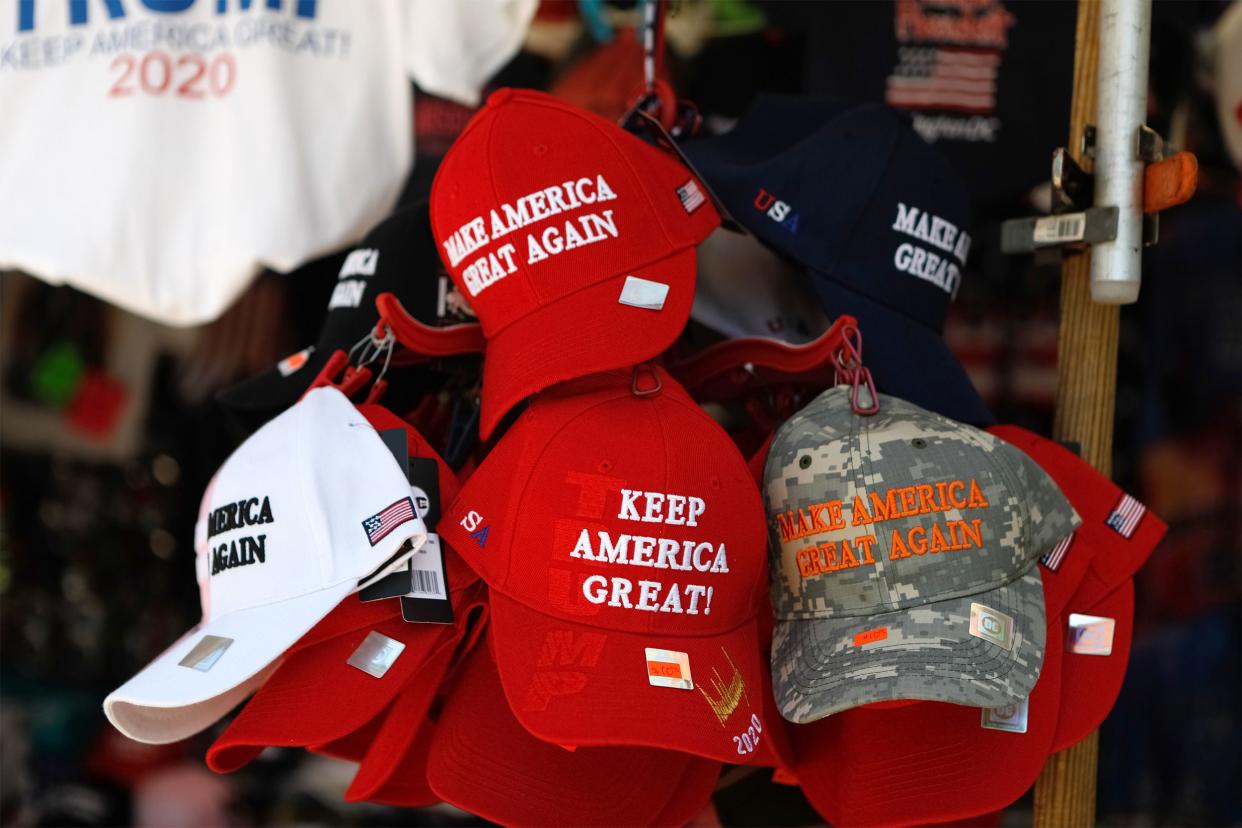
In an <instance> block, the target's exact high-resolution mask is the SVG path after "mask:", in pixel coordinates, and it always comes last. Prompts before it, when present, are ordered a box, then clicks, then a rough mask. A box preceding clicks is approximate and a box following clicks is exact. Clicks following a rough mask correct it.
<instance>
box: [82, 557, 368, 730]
mask: <svg viewBox="0 0 1242 828" xmlns="http://www.w3.org/2000/svg"><path fill="white" fill-rule="evenodd" d="M353 587H354V584H353V582H350V581H346V582H344V583H340V584H336V585H334V586H332V587H329V588H327V589H321V590H319V591H317V592H312V593H309V594H306V595H303V596H300V597H298V598H296V599H293V600H289V601H280V602H277V603H273V604H265V605H263V606H258V607H251V608H249V609H243V610H238V611H237V612H232V613H229V614H228V615H225V616H222V617H221V618H217V619H215V620H214V621H212V622H210V623H209V624H205V625H202V626H199V627H196V628H195V629H193V630H191V631H190V632H188V633H186V634H185V635H183V636H182V637H181V638H180V639H178V641H177V642H176V643H175V644H173V645H172V646H171V647H169V648H168V649H167V650H165V651H164V652H163V653H162V654H161V655H160V656H159V657H158V658H156V659H155V660H154V661H152V662H151V663H150V664H148V665H147V666H146V667H145V668H144V669H143V670H142V671H141V672H139V673H138V674H137V675H136V676H134V677H133V678H131V679H130V680H129V681H127V682H125V683H124V684H123V685H121V686H120V687H118V688H117V689H116V690H113V691H112V692H111V693H109V694H108V697H107V698H106V699H105V700H104V713H105V714H107V716H108V720H109V721H110V722H112V724H113V726H115V727H116V729H117V730H119V731H121V732H122V733H124V734H125V735H126V736H128V737H129V738H131V739H135V740H137V741H139V742H147V743H149V744H165V743H167V742H176V741H180V740H181V739H185V738H187V737H189V736H193V735H194V734H195V733H198V732H200V731H201V730H203V729H205V728H207V727H209V726H210V725H212V724H214V723H215V722H216V721H218V720H219V719H220V718H221V717H223V716H224V715H225V714H226V713H228V712H229V711H230V710H231V709H233V707H234V706H236V705H237V703H238V702H240V701H241V700H242V699H244V698H245V697H246V696H247V695H249V694H250V693H251V692H252V691H253V690H254V689H255V688H256V687H257V686H258V684H259V683H260V681H261V676H260V674H261V673H262V672H263V671H264V670H265V668H267V667H269V666H270V665H271V664H272V662H274V661H275V660H276V659H277V658H279V657H280V655H281V653H283V652H284V651H285V650H287V649H288V648H289V647H290V646H291V645H292V644H293V643H294V642H296V641H297V640H298V639H299V638H301V637H302V636H303V635H304V634H305V633H306V632H307V631H308V630H310V629H311V628H312V627H313V626H315V624H316V623H318V622H319V621H320V620H321V619H322V618H323V617H324V616H325V615H327V614H328V613H329V612H331V611H332V608H333V607H335V606H336V605H337V604H339V603H340V602H341V601H342V600H343V599H345V598H346V597H347V596H348V595H349V594H350V592H352V591H353ZM206 636H215V637H217V638H222V639H227V640H228V641H230V642H231V643H229V644H228V647H227V649H225V650H224V651H223V653H221V654H219V656H218V657H217V658H216V660H215V661H214V662H212V663H211V664H210V665H208V669H206V670H202V669H198V668H195V667H187V666H184V665H182V664H181V663H180V662H181V661H182V660H183V659H185V658H186V656H187V655H188V654H189V653H190V652H191V651H192V650H193V649H194V648H195V647H197V646H198V645H199V643H200V642H202V641H203V640H204V638H205V637H206Z"/></svg>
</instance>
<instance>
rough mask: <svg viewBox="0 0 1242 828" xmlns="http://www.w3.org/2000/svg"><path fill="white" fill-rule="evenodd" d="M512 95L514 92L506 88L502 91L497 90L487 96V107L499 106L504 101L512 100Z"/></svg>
mask: <svg viewBox="0 0 1242 828" xmlns="http://www.w3.org/2000/svg"><path fill="white" fill-rule="evenodd" d="M513 95H514V91H513V90H512V89H510V88H509V87H507V86H506V87H505V88H503V89H497V90H496V91H495V92H493V93H492V94H490V95H488V96H487V105H488V106H500V105H501V104H503V103H504V102H505V101H507V100H509V99H510V98H512V97H513Z"/></svg>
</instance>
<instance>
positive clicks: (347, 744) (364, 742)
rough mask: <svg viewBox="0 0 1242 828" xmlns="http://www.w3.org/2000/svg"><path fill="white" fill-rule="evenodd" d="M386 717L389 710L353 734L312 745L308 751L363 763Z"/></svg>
mask: <svg viewBox="0 0 1242 828" xmlns="http://www.w3.org/2000/svg"><path fill="white" fill-rule="evenodd" d="M386 715H388V710H387V709H385V710H384V711H382V712H381V713H380V714H379V715H378V716H376V717H375V718H373V719H371V721H369V722H367V723H366V724H365V725H363V726H362V727H360V728H358V729H357V730H355V731H353V732H352V733H349V734H346V735H345V736H342V737H341V738H339V739H333V740H332V741H331V742H325V743H324V744H322V745H310V746H309V747H307V748H306V749H307V750H309V751H310V752H311V753H318V754H319V755H320V756H330V757H331V758H333V759H341V760H343V761H345V762H361V761H362V757H364V756H366V755H367V748H369V747H371V742H372V741H374V740H375V734H376V733H378V732H379V727H380V725H381V724H383V722H384V717H385V716H386Z"/></svg>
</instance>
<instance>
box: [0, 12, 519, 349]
mask: <svg viewBox="0 0 1242 828" xmlns="http://www.w3.org/2000/svg"><path fill="white" fill-rule="evenodd" d="M535 5H536V0H461V1H459V0H453V1H452V2H445V1H444V0H367V2H358V0H8V1H7V2H4V3H0V119H2V120H3V126H2V127H0V198H2V201H0V268H6V267H7V268H16V269H20V270H24V271H26V272H29V273H31V274H33V275H35V276H38V277H40V278H42V279H45V280H46V281H49V282H53V283H65V284H69V285H72V286H74V287H76V288H79V289H81V290H84V291H86V292H88V293H91V294H94V295H95V296H98V297H100V298H102V299H105V300H107V301H109V302H113V303H115V304H117V305H119V306H121V307H123V308H126V309H127V310H130V311H133V312H135V313H139V314H142V315H144V316H147V317H150V318H152V319H155V320H158V321H160V322H164V323H168V324H175V325H190V324H197V323H201V322H206V321H209V320H211V319H213V318H214V317H216V316H217V315H218V314H219V313H220V312H221V311H223V310H224V309H225V308H226V307H227V306H228V305H229V304H230V303H231V302H232V301H233V300H234V299H235V298H236V297H237V295H238V294H239V293H240V292H241V291H242V290H243V289H244V288H245V287H246V286H247V284H248V283H249V282H250V280H251V278H252V277H253V276H254V275H255V274H256V273H257V272H258V271H259V270H260V269H261V268H262V267H265V266H266V267H271V268H273V269H275V270H280V271H287V270H291V269H293V268H295V267H296V266H298V265H299V264H301V263H303V262H305V261H307V260H309V259H311V258H313V257H315V256H317V255H319V254H322V253H325V252H327V251H330V250H332V249H334V248H337V247H340V246H342V245H343V244H345V243H347V242H349V241H352V240H355V239H357V238H359V237H360V236H361V235H362V234H363V232H364V231H365V230H366V229H367V228H368V227H370V226H372V225H373V224H375V223H376V222H378V221H379V219H380V218H382V217H383V216H384V215H385V214H386V213H387V212H388V211H389V210H390V209H391V207H392V204H393V202H394V201H395V199H396V197H397V194H398V192H399V191H400V188H401V184H402V181H403V179H404V177H405V176H406V174H407V173H408V171H409V166H410V163H411V158H412V157H413V147H412V146H411V143H412V140H411V134H412V113H411V87H410V80H413V81H415V82H416V83H417V84H418V86H419V87H420V88H421V89H424V90H426V91H428V92H431V93H434V94H436V95H440V96H443V97H446V98H450V99H452V100H456V101H459V102H462V103H466V104H475V103H477V96H478V93H479V90H480V88H481V87H482V85H483V84H484V83H485V81H486V80H487V79H488V78H489V77H490V76H491V75H492V74H493V73H494V72H495V71H496V70H497V69H499V68H500V67H501V66H502V65H503V64H504V63H506V62H507V61H508V60H509V58H510V57H512V55H513V54H514V53H515V52H516V51H517V49H518V47H519V46H520V44H521V42H522V39H523V36H524V34H525V31H526V27H527V25H528V23H529V21H530V18H531V16H532V15H533V14H534V9H535Z"/></svg>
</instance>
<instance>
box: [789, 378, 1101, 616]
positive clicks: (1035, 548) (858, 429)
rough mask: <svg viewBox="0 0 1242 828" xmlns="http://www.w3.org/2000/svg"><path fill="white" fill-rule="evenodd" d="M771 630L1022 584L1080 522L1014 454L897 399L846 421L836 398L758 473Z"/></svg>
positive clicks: (799, 420) (812, 409)
mask: <svg viewBox="0 0 1242 828" xmlns="http://www.w3.org/2000/svg"><path fill="white" fill-rule="evenodd" d="M764 476H765V497H766V505H767V511H768V532H769V538H770V548H771V550H772V554H771V576H772V603H773V608H774V610H775V612H776V615H777V617H778V618H785V619H796V618H823V617H831V616H849V615H870V614H874V613H881V612H887V611H891V610H897V609H904V608H908V607H916V606H919V605H922V604H927V603H931V602H935V601H941V600H945V599H949V598H956V597H962V596H966V595H973V594H976V593H979V592H983V591H985V590H988V589H993V588H995V587H998V586H1001V585H1003V584H1006V583H1009V582H1010V581H1013V580H1015V579H1016V578H1018V577H1020V576H1021V575H1022V574H1023V573H1024V572H1025V571H1027V570H1028V569H1029V568H1030V566H1031V565H1032V564H1033V563H1034V562H1035V561H1036V560H1037V559H1038V558H1039V557H1040V556H1041V555H1043V554H1044V553H1045V552H1046V551H1048V550H1049V549H1050V548H1051V547H1052V546H1053V545H1054V544H1056V543H1057V541H1059V540H1060V539H1061V538H1063V537H1065V536H1066V535H1068V534H1069V533H1070V532H1072V531H1073V529H1074V527H1075V526H1077V525H1078V523H1079V522H1080V520H1079V518H1078V515H1077V514H1076V513H1075V512H1074V510H1073V508H1072V507H1071V506H1070V504H1069V502H1068V501H1067V500H1066V499H1065V497H1064V496H1063V495H1062V494H1061V492H1060V490H1058V489H1057V487H1056V485H1055V484H1054V483H1053V482H1052V480H1051V479H1050V478H1049V477H1048V475H1047V474H1045V473H1044V471H1043V470H1042V469H1040V468H1039V466H1038V465H1036V464H1035V463H1034V462H1032V461H1031V460H1030V459H1029V458H1027V457H1026V455H1024V454H1023V453H1022V452H1020V451H1018V450H1017V449H1015V448H1013V447H1012V446H1010V445H1008V444H1006V443H1004V442H1003V441H1001V440H998V439H997V438H995V437H993V436H992V435H990V434H987V433H986V432H983V431H980V430H979V429H976V428H974V427H972V426H968V425H964V424H961V423H957V422H954V421H952V420H949V419H947V418H945V417H941V416H940V415H938V414H933V413H932V412H930V411H926V410H924V409H921V408H919V407H918V406H915V405H912V404H911V403H908V402H905V401H904V400H900V399H896V398H894V397H886V396H883V395H881V397H880V412H879V413H878V414H875V415H872V416H860V415H857V414H855V413H854V412H853V411H852V409H851V407H850V401H849V389H848V388H846V387H844V386H838V387H836V388H832V389H830V390H828V391H826V392H824V393H823V394H821V395H820V396H819V397H817V398H816V399H815V400H814V401H812V402H811V403H810V404H809V405H808V406H806V408H804V409H803V410H802V411H800V412H798V413H797V414H796V415H794V417H792V418H791V419H790V420H789V421H788V422H787V423H785V424H784V425H783V426H782V427H781V428H780V430H779V431H778V432H777V434H776V437H775V439H774V441H773V443H772V448H771V450H770V452H769V454H768V460H767V465H766V467H765V474H764Z"/></svg>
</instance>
